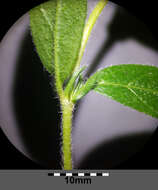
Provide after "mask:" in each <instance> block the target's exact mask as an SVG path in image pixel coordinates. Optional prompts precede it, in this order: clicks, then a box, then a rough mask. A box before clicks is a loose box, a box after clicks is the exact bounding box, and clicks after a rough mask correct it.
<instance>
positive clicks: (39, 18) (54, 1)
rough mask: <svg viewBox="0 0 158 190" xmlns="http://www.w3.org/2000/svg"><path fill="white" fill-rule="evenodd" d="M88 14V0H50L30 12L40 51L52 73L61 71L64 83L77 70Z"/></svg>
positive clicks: (32, 30)
mask: <svg viewBox="0 0 158 190" xmlns="http://www.w3.org/2000/svg"><path fill="white" fill-rule="evenodd" d="M86 15H87V0H77V1H76V0H50V1H48V2H46V3H44V4H41V5H39V6H37V7H36V8H34V9H32V10H31V11H30V26H31V32H32V37H33V41H34V44H35V46H36V50H37V52H38V54H39V56H40V58H41V61H42V63H43V65H44V67H45V68H46V69H47V71H48V72H49V73H51V74H52V73H53V69H57V70H58V72H59V76H58V77H59V78H60V81H61V83H62V84H63V83H64V81H65V80H66V79H68V78H69V77H70V76H71V75H72V72H73V69H74V68H75V65H76V61H77V58H78V54H79V50H80V46H81V40H82V35H83V29H84V25H85V20H86ZM54 67H56V68H54Z"/></svg>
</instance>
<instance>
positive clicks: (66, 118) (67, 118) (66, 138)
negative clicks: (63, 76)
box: [54, 0, 108, 170]
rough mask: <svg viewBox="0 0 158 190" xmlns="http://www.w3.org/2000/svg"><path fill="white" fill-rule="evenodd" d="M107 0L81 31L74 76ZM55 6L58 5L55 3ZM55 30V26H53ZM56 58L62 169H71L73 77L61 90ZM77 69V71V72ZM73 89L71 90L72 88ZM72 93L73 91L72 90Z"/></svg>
mask: <svg viewBox="0 0 158 190" xmlns="http://www.w3.org/2000/svg"><path fill="white" fill-rule="evenodd" d="M107 1H108V0H99V2H98V3H97V5H96V7H95V8H94V10H93V12H92V13H91V15H90V17H89V20H88V22H87V24H86V26H85V29H84V32H83V38H82V42H81V48H80V52H79V56H78V60H77V63H76V67H75V68H74V72H75V73H77V75H75V77H77V76H78V74H80V72H81V71H82V69H78V68H79V66H80V62H81V59H82V56H83V54H84V50H85V47H86V44H87V41H88V38H89V36H90V33H91V31H92V28H93V26H94V24H95V22H96V20H97V19H98V17H99V15H100V13H101V11H102V10H103V8H104V7H105V5H106V4H107ZM57 6H59V5H58V4H57ZM56 16H58V12H57V13H56ZM55 32H56V27H55ZM56 46H57V43H56V41H55V42H54V47H55V49H56V48H57V47H56ZM57 63H58V59H57V55H56V52H55V81H56V89H57V93H58V95H59V98H60V103H61V108H62V160H63V169H64V170H72V169H73V164H72V163H73V161H72V144H71V129H72V115H73V109H74V103H73V100H71V97H70V96H69V95H70V93H71V91H73V90H75V89H73V86H74V82H75V79H76V78H75V77H74V76H73V78H72V79H70V81H69V83H68V85H67V87H66V88H65V90H63V86H62V83H61V80H60V74H59V66H58V64H57ZM77 71H78V72H77ZM72 89H73V90H72ZM72 93H73V92H72Z"/></svg>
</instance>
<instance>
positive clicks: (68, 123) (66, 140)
mask: <svg viewBox="0 0 158 190" xmlns="http://www.w3.org/2000/svg"><path fill="white" fill-rule="evenodd" d="M73 108H74V104H73V103H71V102H70V101H68V100H67V99H64V101H63V102H62V113H63V117H62V154H63V155H62V159H63V167H64V170H72V169H73V165H72V146H71V129H72V113H73Z"/></svg>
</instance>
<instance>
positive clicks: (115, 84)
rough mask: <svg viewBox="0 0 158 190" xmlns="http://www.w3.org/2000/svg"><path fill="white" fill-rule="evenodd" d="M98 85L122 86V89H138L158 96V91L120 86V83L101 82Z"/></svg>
mask: <svg viewBox="0 0 158 190" xmlns="http://www.w3.org/2000/svg"><path fill="white" fill-rule="evenodd" d="M98 84H101V85H102V84H103V85H107V86H108V85H112V86H120V87H124V88H127V89H138V90H142V91H146V92H150V93H152V94H153V95H155V94H157V95H158V91H155V90H152V89H149V88H142V87H138V86H132V85H123V84H119V83H113V82H107V81H100V82H99V83H98Z"/></svg>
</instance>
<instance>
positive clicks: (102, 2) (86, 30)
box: [74, 0, 108, 70]
mask: <svg viewBox="0 0 158 190" xmlns="http://www.w3.org/2000/svg"><path fill="white" fill-rule="evenodd" d="M107 2H108V0H99V2H98V3H97V5H96V7H95V8H94V10H93V11H92V13H91V14H90V16H89V19H88V21H87V23H86V25H85V28H84V31H83V37H82V43H81V48H80V52H79V56H78V60H77V63H76V67H75V69H76V68H78V67H79V65H80V62H81V59H82V57H83V54H84V50H85V48H86V44H87V42H88V39H89V36H90V34H91V31H92V29H93V26H94V24H95V23H96V21H97V19H98V17H99V15H100V14H101V12H102V10H103V8H104V7H105V6H106V4H107ZM75 69H74V70H75Z"/></svg>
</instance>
